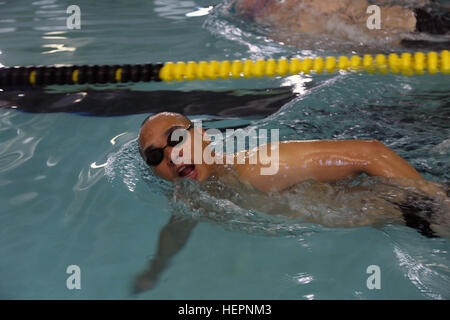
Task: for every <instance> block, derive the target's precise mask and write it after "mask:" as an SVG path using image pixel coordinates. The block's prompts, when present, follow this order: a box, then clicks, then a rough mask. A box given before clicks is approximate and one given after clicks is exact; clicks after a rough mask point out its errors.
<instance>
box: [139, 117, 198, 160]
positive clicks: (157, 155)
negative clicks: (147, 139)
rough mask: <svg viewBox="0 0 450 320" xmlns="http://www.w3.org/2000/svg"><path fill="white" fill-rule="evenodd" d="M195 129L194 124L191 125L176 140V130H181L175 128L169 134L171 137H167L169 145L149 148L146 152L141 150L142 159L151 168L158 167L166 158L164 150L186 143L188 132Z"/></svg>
mask: <svg viewBox="0 0 450 320" xmlns="http://www.w3.org/2000/svg"><path fill="white" fill-rule="evenodd" d="M193 127H194V125H193V124H190V125H189V127H187V128H186V129H185V132H184V134H183V135H181V136H180V137H178V138H177V139H175V138H174V137H173V136H172V135H173V133H174V132H175V130H179V129H180V128H179V127H176V126H175V127H173V130H172V131H170V132H169V135H168V136H167V144H166V145H165V146H164V147H162V148H156V149H155V148H150V147H148V148H147V149H145V150H144V151H141V149H139V152H140V153H141V156H142V158H143V159H144V161H145V162H146V163H147V164H148V165H149V166H157V165H159V164H160V163H161V161H162V160H163V158H164V149H165V148H167V147H175V146H176V145H178V144H180V143H182V142H184V141H185V138H186V135H187V132H188V131H189V130H190V129H192V128H193Z"/></svg>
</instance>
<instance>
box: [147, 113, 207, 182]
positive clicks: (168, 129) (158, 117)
mask: <svg viewBox="0 0 450 320" xmlns="http://www.w3.org/2000/svg"><path fill="white" fill-rule="evenodd" d="M177 129H180V130H177ZM186 129H187V133H186V131H185V130H186ZM175 130H177V131H175ZM194 130H197V131H199V132H197V134H196V135H194ZM200 130H201V131H200ZM203 134H205V132H204V130H203V129H200V128H194V127H193V123H192V122H191V121H190V120H189V119H188V118H186V117H185V116H183V115H182V114H179V113H173V112H161V113H157V114H154V115H151V116H149V117H147V118H146V119H145V120H144V122H143V123H142V125H141V130H140V132H139V139H138V143H139V152H140V154H141V156H142V158H143V159H144V161H145V162H146V163H147V164H149V166H150V168H151V169H152V170H153V172H154V173H155V175H157V176H158V177H160V178H162V179H165V180H168V181H173V180H175V179H178V178H191V179H195V180H198V181H203V180H205V179H206V178H208V177H209V176H210V175H211V171H212V168H211V167H210V166H208V165H206V164H195V165H194V164H193V163H194V161H193V158H194V156H193V154H194V137H196V139H199V145H201V146H202V150H201V151H202V154H203V148H204V147H206V145H207V143H206V142H205V141H203V140H202V136H203ZM177 136H178V137H180V136H182V137H183V136H184V138H182V139H180V140H179V139H177ZM171 138H174V139H171ZM180 145H182V148H181V147H180ZM183 150H185V151H186V150H188V151H190V152H191V153H190V154H191V155H192V157H191V158H192V160H183V159H184V158H186V155H184V157H183ZM173 157H175V158H177V159H175V158H173ZM179 159H181V162H178V161H176V160H179Z"/></svg>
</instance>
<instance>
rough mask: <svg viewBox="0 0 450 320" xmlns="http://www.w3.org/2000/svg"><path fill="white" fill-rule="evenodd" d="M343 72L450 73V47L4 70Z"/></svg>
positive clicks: (22, 77) (1, 75) (77, 73)
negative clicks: (310, 56) (277, 57)
mask: <svg viewBox="0 0 450 320" xmlns="http://www.w3.org/2000/svg"><path fill="white" fill-rule="evenodd" d="M339 71H347V72H367V73H370V74H375V73H377V74H388V73H392V74H398V75H404V76H413V75H422V74H426V73H427V74H432V75H433V74H436V73H439V72H440V73H443V74H450V51H449V50H443V51H441V52H440V53H438V52H435V51H431V52H428V53H423V52H416V53H414V54H412V53H408V52H405V53H402V54H401V55H398V54H396V53H391V54H389V55H383V54H378V55H375V56H372V55H369V54H366V55H364V56H363V57H360V56H357V55H353V56H350V57H348V56H340V57H333V56H331V57H326V58H321V57H317V58H305V59H299V58H292V59H289V60H288V59H279V60H275V59H268V60H262V59H261V60H256V61H253V60H235V61H229V60H224V61H216V60H212V61H209V62H207V61H199V62H195V61H189V62H183V61H180V62H166V63H164V64H163V63H157V64H151V63H147V64H135V65H112V66H109V65H82V66H59V67H57V66H29V67H3V68H0V86H11V85H13V86H14V85H38V86H39V85H54V84H58V85H63V84H85V83H89V84H96V83H126V82H141V81H142V82H149V81H193V80H216V79H229V78H233V79H238V78H252V77H263V76H266V77H276V76H287V75H294V74H299V73H303V74H321V73H334V72H339Z"/></svg>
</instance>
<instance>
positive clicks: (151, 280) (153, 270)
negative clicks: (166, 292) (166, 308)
mask: <svg viewBox="0 0 450 320" xmlns="http://www.w3.org/2000/svg"><path fill="white" fill-rule="evenodd" d="M196 224H197V222H196V221H194V220H184V219H180V218H176V217H173V216H172V217H171V218H170V220H169V222H168V223H167V225H165V226H164V228H163V229H162V230H161V232H160V233H159V240H158V249H157V252H156V256H155V258H154V259H152V260H151V262H150V264H149V267H148V269H147V270H145V271H144V272H142V273H141V274H140V275H139V276H137V277H136V278H135V281H134V285H133V293H140V292H143V291H146V290H149V289H151V288H152V287H153V286H154V285H155V283H156V281H157V280H158V277H159V275H160V274H161V273H162V272H163V271H164V270H165V268H166V267H167V266H168V264H169V261H170V258H172V257H173V256H174V255H175V254H177V253H178V252H179V251H180V250H181V249H182V248H183V247H184V245H185V244H186V242H187V240H188V239H189V236H190V234H191V232H192V230H193V229H194V227H195V225H196Z"/></svg>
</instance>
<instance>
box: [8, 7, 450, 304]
mask: <svg viewBox="0 0 450 320" xmlns="http://www.w3.org/2000/svg"><path fill="white" fill-rule="evenodd" d="M70 4H72V3H71V2H70V1H59V0H43V1H4V0H3V1H1V2H0V51H1V54H0V63H1V64H3V65H5V66H12V65H29V64H44V65H46V64H122V63H143V62H157V61H169V60H174V61H176V60H212V59H217V60H220V59H241V58H253V59H254V58H279V57H283V56H285V57H290V56H292V55H297V56H300V57H304V56H317V55H321V56H322V55H326V54H328V53H329V52H324V51H321V50H319V49H317V50H311V49H309V50H299V49H295V48H291V47H287V46H284V45H282V44H278V43H276V42H273V41H271V40H270V39H268V38H266V37H264V35H262V34H260V33H259V32H256V31H255V30H254V27H252V26H248V25H246V24H245V23H242V22H239V21H236V20H235V19H233V18H230V17H228V16H227V15H226V14H224V13H220V12H217V11H215V12H213V13H212V14H210V15H206V16H200V17H187V16H186V13H188V12H192V11H195V10H196V7H197V6H202V7H206V6H208V5H209V2H208V1H176V0H171V1H142V0H141V1H131V2H130V1H109V2H107V3H106V2H103V1H95V2H93V1H84V0H83V1H81V0H79V1H77V4H78V5H79V6H80V9H81V14H82V16H81V29H80V30H67V28H66V26H65V24H66V18H67V14H66V13H65V10H66V8H67V7H68V6H69V5H70ZM336 51H339V48H336ZM347 54H350V53H349V52H347ZM280 87H282V88H284V89H285V91H284V93H283V94H285V96H283V97H284V98H286V99H287V100H288V101H285V100H283V102H282V103H280V106H279V110H276V109H278V108H276V109H275V110H274V109H273V108H269V109H267V110H262V111H261V105H262V104H267V103H268V100H270V99H274V98H273V96H274V90H271V89H269V90H262V92H266V93H267V98H265V100H264V99H263V100H261V101H259V102H257V103H251V102H246V104H244V103H243V102H242V101H240V100H239V101H237V100H229V101H230V103H229V104H230V105H229V106H227V105H224V106H223V108H224V111H223V112H217V110H215V111H214V112H212V111H211V113H209V112H208V110H209V109H208V108H207V106H208V103H209V104H211V105H214V104H217V97H214V98H211V97H210V96H208V95H204V96H201V97H204V100H205V101H204V105H203V106H202V107H201V108H200V107H196V106H197V105H196V104H189V101H191V100H189V97H192V96H189V95H188V96H187V97H188V98H184V99H186V101H185V103H186V104H187V105H186V107H185V109H184V111H185V112H186V113H187V114H188V115H190V117H191V118H192V119H202V120H209V121H210V122H209V123H210V126H211V127H221V128H224V127H233V126H241V125H247V124H251V125H253V126H255V127H257V128H279V129H280V139H282V140H292V139H355V138H356V139H379V140H381V141H382V142H384V143H385V144H386V145H388V146H389V147H391V148H392V149H394V150H395V151H396V152H397V153H399V154H400V155H401V156H403V157H404V158H405V159H407V160H408V161H409V162H410V163H411V164H413V165H414V167H415V168H416V169H417V170H419V171H420V172H421V173H422V174H423V175H424V176H425V177H426V178H427V179H429V180H432V181H435V182H440V183H443V184H448V183H449V180H450V173H449V172H450V171H449V167H450V160H449V159H450V157H449V154H450V142H449V141H450V140H449V139H450V126H449V119H450V108H449V105H450V95H449V92H450V84H449V81H448V77H445V76H443V75H435V76H421V77H402V76H394V75H386V76H380V75H367V74H335V75H319V76H291V77H287V78H273V79H268V78H263V79H256V80H255V79H247V80H226V81H225V80H224V81H205V82H184V83H178V82H174V83H151V84H134V85H121V86H97V87H95V86H77V87H51V88H47V89H46V90H45V91H42V90H38V92H30V91H24V90H22V89H20V88H14V89H8V88H2V90H3V91H1V92H0V106H1V107H0V190H1V191H0V203H1V204H2V206H1V207H0V226H1V227H0V256H1V259H0V298H2V299H27V298H31V299H55V298H56V299H80V298H81V299H127V298H133V299H134V298H136V299H392V298H400V299H449V298H450V269H449V254H448V252H449V249H450V244H449V241H448V239H446V238H432V239H430V238H426V237H424V236H422V235H420V234H419V233H418V232H416V231H415V230H413V229H411V228H408V227H405V226H400V225H383V226H376V227H358V228H325V227H322V226H320V225H316V224H311V223H302V222H298V221H289V220H288V219H283V218H280V217H276V218H271V217H266V216H259V215H256V216H252V215H246V212H245V211H244V210H241V208H238V209H234V210H231V211H230V210H228V208H227V207H220V206H219V208H217V211H216V212H206V213H204V215H203V216H201V215H200V216H199V214H198V211H195V210H193V209H192V210H191V209H189V207H188V208H183V210H184V211H180V212H177V213H178V214H186V215H194V219H198V220H199V221H200V222H199V223H198V225H197V226H196V227H195V229H194V230H193V232H192V234H191V236H190V238H189V240H188V242H187V243H186V246H185V247H184V248H183V250H182V251H181V252H180V253H179V254H178V255H176V256H175V257H174V258H173V260H172V262H171V264H170V266H169V267H168V268H167V270H166V271H165V272H164V273H163V274H162V276H161V279H160V281H159V282H158V283H157V284H156V285H155V287H154V288H153V289H152V290H149V291H146V292H144V293H141V294H139V295H131V294H130V289H131V284H132V283H133V281H134V279H135V277H136V276H137V275H138V274H139V273H141V272H142V271H143V270H144V269H145V268H146V266H147V265H148V261H149V260H150V259H151V258H152V257H153V256H154V254H155V250H156V245H157V240H158V235H159V232H160V231H161V229H162V228H163V226H164V225H165V224H166V223H167V221H168V220H169V218H170V215H171V214H173V211H174V208H175V209H177V208H179V207H178V204H177V203H175V202H174V196H173V194H172V189H173V187H172V186H171V185H170V184H168V183H165V182H161V181H159V180H157V179H156V178H155V177H153V176H152V175H151V174H150V173H149V172H148V170H147V169H146V168H145V166H144V164H143V163H142V161H141V160H140V158H139V156H138V154H137V149H136V137H137V135H138V130H139V125H140V123H141V121H142V120H143V119H144V117H145V114H144V111H145V110H142V111H141V112H142V113H140V114H132V113H131V114H130V113H129V112H124V114H123V115H118V114H115V116H114V117H110V116H106V114H107V112H106V111H104V114H103V116H102V112H101V111H99V112H98V113H96V114H95V116H89V115H88V114H87V113H86V112H81V111H80V112H77V110H78V109H77V108H76V107H75V108H74V109H72V112H71V113H67V112H45V113H35V112H38V111H39V110H37V109H34V110H28V111H34V112H23V111H20V110H18V109H21V108H24V106H25V105H27V106H30V105H31V106H33V105H38V106H40V107H42V108H45V110H47V111H58V110H59V109H60V110H63V109H64V108H65V107H68V106H71V107H73V106H76V105H77V104H84V105H85V106H86V104H87V105H88V106H89V105H91V106H92V108H95V107H98V104H101V106H102V108H103V109H104V110H108V108H114V109H115V110H117V109H120V105H119V106H117V104H116V103H115V101H120V103H124V104H125V103H126V102H127V101H133V103H136V104H140V105H141V106H145V105H146V101H145V99H151V97H153V96H142V97H143V98H140V99H137V98H136V96H139V97H141V96H140V94H143V92H144V93H147V92H156V91H161V90H170V91H172V92H173V91H183V92H187V93H188V94H191V92H192V91H196V90H197V91H198V90H202V91H215V92H234V91H235V90H239V93H236V94H235V96H240V95H245V94H246V93H248V92H250V91H249V90H250V89H266V88H280ZM93 91H95V92H97V91H101V93H100V96H99V98H98V100H88V98H89V97H91V96H92V95H94V93H92V92H93ZM286 92H288V93H290V94H287V93H286ZM119 93H123V95H121V96H120V97H119V98H120V99H119V98H117V99H119V100H116V99H114V98H115V97H116V96H115V95H117V94H119ZM260 93H261V92H260ZM61 94H62V95H61ZM101 94H103V95H101ZM168 94H170V93H167V94H166V95H168ZM55 97H57V98H55ZM284 98H283V99H284ZM26 99H28V100H26ZM108 99H109V100H108ZM208 99H210V100H208ZM100 100H101V101H103V100H104V101H109V102H99V101H100ZM86 101H88V102H86ZM227 101H228V100H227ZM277 101H281V100H277ZM176 102H177V101H176ZM167 103H168V107H171V106H173V104H175V102H173V101H172V102H170V103H171V104H170V103H169V102H167ZM178 103H179V101H178ZM233 103H236V104H237V103H242V104H243V105H242V106H241V109H245V110H246V111H248V110H250V111H251V110H252V108H253V109H254V110H255V112H254V113H253V114H252V112H246V113H243V112H242V110H241V109H239V108H236V105H234V104H233ZM148 104H149V105H152V108H156V107H155V106H154V104H155V103H154V101H148ZM233 108H234V109H235V110H234V111H233V112H231V111H229V110H231V109H233ZM212 109H213V108H212V107H211V110H212ZM236 109H239V110H240V111H239V110H237V111H236ZM149 110H154V109H148V110H147V112H149ZM227 110H228V111H229V112H228V113H227V112H226V111H227ZM257 110H259V111H257ZM244 114H245V116H244ZM239 115H242V116H239ZM194 187H195V186H186V188H188V189H187V190H188V191H191V192H192V197H194V198H195V197H197V196H198V195H196V194H195V193H194V192H193V191H194V190H195V189H192V188H194ZM189 188H191V189H189ZM194 200H198V198H196V199H194ZM207 200H208V201H210V202H211V201H214V200H215V199H213V198H209V199H207ZM347 200H348V199H347ZM300 204H301V203H300ZM320 205H321V204H320V203H318V204H317V208H319V209H320V208H321V207H320ZM355 210H356V208H348V211H349V212H354V211H355ZM69 265H77V266H79V267H80V270H81V289H79V290H76V289H75V290H69V289H68V288H67V287H66V280H67V278H68V277H69V274H67V273H66V269H67V267H68V266H69ZM370 265H377V266H379V267H380V271H381V289H379V290H377V289H374V290H370V289H368V287H367V285H366V281H367V278H368V277H369V276H370V275H369V274H367V273H366V270H367V267H368V266H370Z"/></svg>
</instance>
